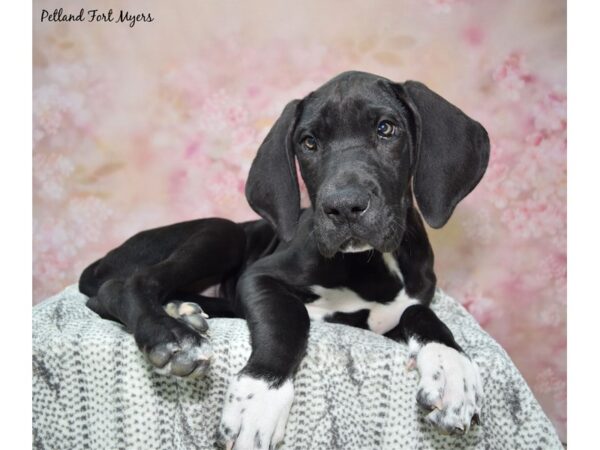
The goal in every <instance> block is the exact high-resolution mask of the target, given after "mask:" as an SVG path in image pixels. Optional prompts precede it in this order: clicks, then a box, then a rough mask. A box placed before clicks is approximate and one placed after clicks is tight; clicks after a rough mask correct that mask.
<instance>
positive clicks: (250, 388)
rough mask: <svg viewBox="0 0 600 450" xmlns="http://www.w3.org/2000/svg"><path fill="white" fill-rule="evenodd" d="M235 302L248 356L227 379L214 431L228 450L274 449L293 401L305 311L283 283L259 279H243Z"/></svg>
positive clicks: (303, 339) (305, 336) (306, 328)
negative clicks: (249, 350)
mask: <svg viewBox="0 0 600 450" xmlns="http://www.w3.org/2000/svg"><path fill="white" fill-rule="evenodd" d="M238 302H239V306H240V307H241V311H242V313H243V315H244V317H245V318H246V320H247V322H248V328H249V329H250V338H251V343H252V353H251V355H250V358H249V359H248V362H247V364H246V366H245V367H244V368H243V369H242V370H241V371H240V372H239V373H238V374H237V375H236V376H235V377H234V379H233V380H232V381H231V384H230V386H229V390H228V392H227V394H226V397H225V407H224V410H223V416H222V419H221V425H220V429H219V431H220V434H221V437H222V439H223V440H224V441H225V443H226V446H227V448H228V449H231V448H232V447H233V446H234V444H235V449H236V450H246V449H270V448H275V447H276V446H277V445H278V444H279V443H281V441H283V436H284V432H285V426H286V423H287V419H288V415H289V412H290V408H291V406H292V402H293V400H294V386H293V382H292V377H293V374H294V372H295V370H296V369H297V368H298V365H299V364H300V361H301V360H302V357H303V356H304V352H305V350H306V344H307V339H308V331H309V327H310V321H309V318H308V313H307V311H306V308H305V306H304V304H303V303H302V302H301V301H300V300H299V299H298V298H296V297H295V296H294V295H293V293H292V292H291V291H290V289H288V288H287V286H286V285H285V283H282V282H281V281H279V280H277V279H274V278H272V277H270V276H265V275H251V274H247V275H244V276H243V278H242V279H240V282H239V283H238Z"/></svg>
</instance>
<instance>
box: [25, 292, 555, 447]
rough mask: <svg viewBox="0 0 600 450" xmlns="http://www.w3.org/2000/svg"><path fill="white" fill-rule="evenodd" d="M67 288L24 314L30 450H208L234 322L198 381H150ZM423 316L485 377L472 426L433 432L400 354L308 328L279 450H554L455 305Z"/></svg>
mask: <svg viewBox="0 0 600 450" xmlns="http://www.w3.org/2000/svg"><path fill="white" fill-rule="evenodd" d="M85 301H86V297H85V296H84V295H82V294H80V293H79V291H78V290H77V287H76V286H70V287H68V288H67V289H65V290H64V291H63V292H61V293H60V294H58V295H56V296H54V297H51V298H49V299H47V300H46V301H44V302H42V303H41V304H39V305H37V306H36V307H34V309H33V442H34V448H39V449H48V450H61V449H69V450H70V449H142V450H150V449H158V450H165V449H214V448H218V447H217V446H216V443H215V441H216V437H217V436H216V433H217V427H218V424H219V419H220V416H221V411H222V406H223V401H224V397H225V393H226V390H227V387H228V384H229V380H230V379H231V377H232V376H233V375H234V374H235V373H237V372H238V371H239V370H240V369H241V368H242V367H243V365H244V363H245V362H246V360H247V358H248V356H249V354H250V345H249V337H248V329H247V327H246V323H245V322H244V321H243V320H239V319H211V320H209V323H210V327H211V330H210V335H211V340H212V345H213V348H214V353H215V357H214V359H213V362H212V366H211V368H210V369H209V371H208V374H207V376H206V377H205V378H201V379H192V380H185V379H177V378H174V377H169V376H163V375H159V374H157V373H155V372H154V371H153V370H152V369H151V366H150V364H149V363H148V362H147V361H146V360H145V358H144V356H143V355H142V354H141V353H140V352H139V350H138V349H137V347H136V345H135V343H134V340H133V337H132V336H131V335H129V334H127V333H126V332H125V331H124V329H123V328H122V327H121V326H120V325H119V324H117V323H115V322H111V321H108V320H102V319H101V318H100V317H98V316H97V315H96V314H95V313H93V312H92V311H91V310H89V309H87V308H86V307H85ZM432 308H433V309H434V311H435V312H436V313H437V314H438V315H439V316H440V318H441V319H442V320H443V321H444V322H445V323H446V324H447V325H448V326H449V327H450V329H451V330H452V332H453V333H454V335H455V337H456V340H457V342H458V343H459V344H460V345H461V346H462V347H463V348H464V349H465V351H466V352H467V353H468V354H469V355H470V356H471V357H472V358H474V359H475V361H476V362H477V364H478V365H479V367H480V369H481V373H482V377H483V384H484V392H485V401H484V405H483V410H482V414H481V425H480V426H476V427H474V428H471V430H470V432H469V433H468V434H466V435H464V436H448V435H443V434H440V433H439V432H438V431H437V430H435V429H432V428H431V427H430V426H429V425H428V424H427V423H426V422H425V421H424V419H423V413H422V412H421V410H420V409H419V408H418V407H417V403H416V401H415V396H416V392H417V383H418V373H417V371H412V372H407V371H406V370H405V362H406V360H407V351H406V347H405V346H404V345H401V344H398V343H395V342H393V341H391V340H389V339H387V338H384V337H382V336H379V335H376V334H374V333H371V332H369V331H364V330H360V329H356V328H351V327H347V326H344V325H336V324H327V323H320V322H319V323H317V322H313V323H312V324H311V331H310V339H309V345H308V353H307V355H306V357H305V358H304V360H303V362H302V364H301V366H300V369H299V370H298V373H297V374H296V377H295V381H294V385H295V400H294V403H293V405H292V410H291V413H290V418H289V422H288V424H287V428H286V434H285V441H284V445H283V447H282V448H283V449H301V450H304V449H316V450H324V449H342V450H354V449H356V450H370V449H373V450H376V449H390V450H398V449H410V450H414V449H473V450H474V449H481V450H484V449H486V450H495V449H506V450H518V449H527V450H529V449H543V450H546V449H562V446H561V444H560V442H559V440H558V437H557V435H556V433H555V431H554V429H553V427H552V425H551V424H550V422H549V420H548V419H547V417H546V416H545V415H544V413H543V412H542V410H541V408H540V405H539V404H538V402H537V401H536V400H535V398H534V397H533V394H532V393H531V391H530V389H529V387H528V386H527V384H526V383H525V381H524V380H523V377H522V376H521V374H520V373H519V371H518V370H517V369H516V368H515V366H514V365H513V363H512V362H511V360H510V358H509V357H508V355H507V354H506V352H505V351H504V350H503V349H502V348H501V347H500V345H498V344H497V343H496V342H495V341H494V340H493V339H492V338H491V337H490V336H489V335H488V334H487V333H485V332H484V331H483V330H482V329H481V328H480V327H479V325H478V324H477V323H476V321H475V320H474V319H473V317H471V316H470V315H469V314H468V313H467V311H466V310H465V309H464V308H463V307H462V306H460V305H459V304H458V303H457V302H456V301H455V300H453V299H452V298H450V297H448V296H447V295H445V294H444V293H442V292H441V291H438V292H437V294H436V297H435V299H434V301H433V304H432Z"/></svg>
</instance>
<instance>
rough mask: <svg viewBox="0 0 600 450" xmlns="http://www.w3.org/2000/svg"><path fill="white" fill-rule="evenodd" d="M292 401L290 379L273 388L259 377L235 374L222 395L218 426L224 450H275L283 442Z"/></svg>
mask: <svg viewBox="0 0 600 450" xmlns="http://www.w3.org/2000/svg"><path fill="white" fill-rule="evenodd" d="M293 400H294V385H293V384H292V381H291V380H287V381H286V382H284V383H283V384H282V385H281V386H279V387H276V388H275V387H270V386H269V384H268V383H267V382H266V381H264V380H261V379H259V378H253V377H250V376H248V375H237V376H236V377H235V378H234V379H233V381H232V382H231V384H230V385H229V390H228V391H227V394H226V396H225V408H224V409H223V416H222V418H221V425H220V426H219V433H220V435H221V439H222V440H223V441H224V443H225V447H226V448H227V449H228V450H230V449H232V448H235V450H259V449H265V450H266V449H275V448H277V446H278V445H279V444H281V442H282V441H283V436H284V433H285V425H286V424H287V420H288V416H289V414H290V408H291V407H292V402H293ZM234 446H235V447H234Z"/></svg>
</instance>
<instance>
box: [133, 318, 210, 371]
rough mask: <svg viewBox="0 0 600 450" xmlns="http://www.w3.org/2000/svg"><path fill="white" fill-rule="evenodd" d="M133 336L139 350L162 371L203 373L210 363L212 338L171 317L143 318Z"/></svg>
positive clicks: (157, 369)
mask: <svg viewBox="0 0 600 450" xmlns="http://www.w3.org/2000/svg"><path fill="white" fill-rule="evenodd" d="M207 329H208V325H207V326H206V329H205V331H206V330H207ZM134 336H135V340H136V342H137V344H138V347H139V348H140V350H141V351H142V352H143V353H144V354H145V355H146V357H147V358H148V360H149V361H150V363H151V364H152V365H153V366H154V368H155V370H156V372H158V373H160V374H163V375H175V376H178V377H194V376H201V375H204V374H205V373H206V371H207V370H208V368H209V366H210V360H211V358H212V355H213V350H212V346H211V345H210V341H209V340H208V338H207V337H206V335H201V334H199V332H198V331H196V328H195V327H193V326H192V325H188V324H187V322H184V321H180V320H178V319H174V318H172V317H168V316H159V317H143V318H142V319H140V320H139V322H138V325H137V327H136V331H135V333H134Z"/></svg>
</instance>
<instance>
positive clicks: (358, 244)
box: [339, 239, 373, 253]
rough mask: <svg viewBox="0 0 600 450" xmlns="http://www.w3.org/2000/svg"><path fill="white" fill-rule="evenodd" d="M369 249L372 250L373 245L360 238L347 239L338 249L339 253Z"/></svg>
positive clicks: (359, 251)
mask: <svg viewBox="0 0 600 450" xmlns="http://www.w3.org/2000/svg"><path fill="white" fill-rule="evenodd" d="M369 250H373V246H372V245H371V244H369V243H368V242H366V241H363V240H360V239H349V240H348V241H346V242H344V243H343V244H342V245H341V247H340V249H339V251H340V252H341V253H362V252H366V251H369Z"/></svg>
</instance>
